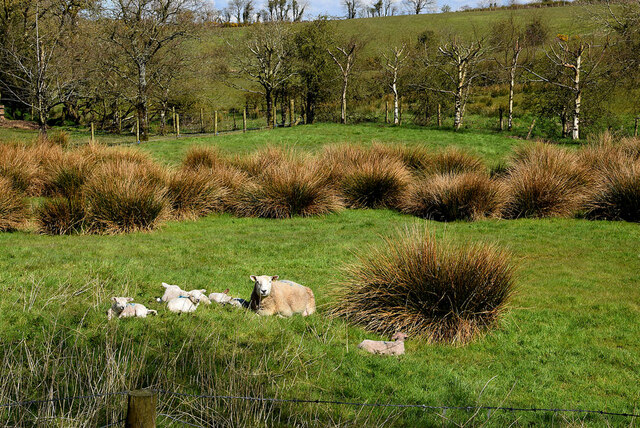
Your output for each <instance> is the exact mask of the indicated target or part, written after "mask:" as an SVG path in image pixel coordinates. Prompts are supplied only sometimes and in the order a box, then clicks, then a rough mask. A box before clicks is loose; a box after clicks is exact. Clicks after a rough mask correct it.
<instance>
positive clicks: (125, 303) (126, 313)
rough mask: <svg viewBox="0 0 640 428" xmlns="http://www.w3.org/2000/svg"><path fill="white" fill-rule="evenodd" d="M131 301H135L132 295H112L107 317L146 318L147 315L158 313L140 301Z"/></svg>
mask: <svg viewBox="0 0 640 428" xmlns="http://www.w3.org/2000/svg"><path fill="white" fill-rule="evenodd" d="M131 302H133V298H131V297H112V298H111V307H110V308H109V310H108V311H107V318H108V319H112V318H113V317H118V318H129V317H138V318H146V317H147V315H158V312H157V311H154V310H153V309H147V308H146V307H145V306H144V305H141V304H140V303H131Z"/></svg>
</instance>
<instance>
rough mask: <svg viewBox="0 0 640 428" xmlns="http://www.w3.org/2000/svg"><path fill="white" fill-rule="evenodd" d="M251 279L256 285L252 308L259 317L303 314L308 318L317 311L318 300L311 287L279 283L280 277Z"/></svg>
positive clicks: (266, 276)
mask: <svg viewBox="0 0 640 428" xmlns="http://www.w3.org/2000/svg"><path fill="white" fill-rule="evenodd" d="M250 278H251V281H253V283H254V287H253V293H251V302H250V307H251V310H253V311H255V312H256V313H257V314H258V315H278V316H281V317H290V316H291V315H293V314H302V316H303V317H306V316H307V315H311V314H313V313H314V312H315V311H316V300H315V297H314V296H313V291H311V289H310V288H309V287H305V286H303V285H300V284H297V283H295V282H293V281H287V280H282V281H278V278H279V277H278V275H276V276H269V275H261V276H256V275H251V277H250Z"/></svg>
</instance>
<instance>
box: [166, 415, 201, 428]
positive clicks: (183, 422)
mask: <svg viewBox="0 0 640 428" xmlns="http://www.w3.org/2000/svg"><path fill="white" fill-rule="evenodd" d="M158 416H162V417H165V418H167V419H171V420H172V421H176V422H179V423H181V424H182V425H188V426H190V427H197V428H202V427H201V426H200V425H196V424H192V423H190V422H185V421H183V420H181V419H178V418H176V417H175V416H171V415H167V414H165V413H158Z"/></svg>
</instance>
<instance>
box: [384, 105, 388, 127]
mask: <svg viewBox="0 0 640 428" xmlns="http://www.w3.org/2000/svg"><path fill="white" fill-rule="evenodd" d="M384 123H389V100H384Z"/></svg>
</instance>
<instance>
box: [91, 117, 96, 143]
mask: <svg viewBox="0 0 640 428" xmlns="http://www.w3.org/2000/svg"><path fill="white" fill-rule="evenodd" d="M95 142H96V134H95V128H94V127H93V122H91V143H95Z"/></svg>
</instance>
